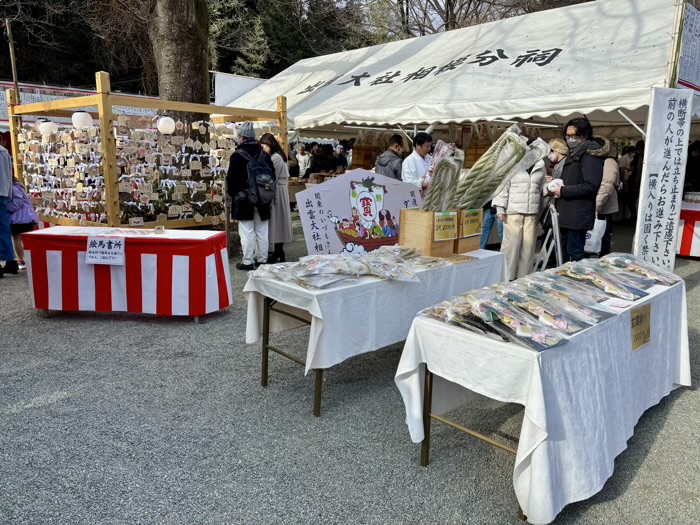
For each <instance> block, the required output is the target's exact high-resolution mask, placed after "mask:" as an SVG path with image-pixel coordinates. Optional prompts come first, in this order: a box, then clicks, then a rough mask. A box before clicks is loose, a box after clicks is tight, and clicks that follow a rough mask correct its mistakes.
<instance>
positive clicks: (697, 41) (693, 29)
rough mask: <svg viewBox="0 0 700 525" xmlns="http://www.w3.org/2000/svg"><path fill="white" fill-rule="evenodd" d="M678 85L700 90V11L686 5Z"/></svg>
mask: <svg viewBox="0 0 700 525" xmlns="http://www.w3.org/2000/svg"><path fill="white" fill-rule="evenodd" d="M677 83H678V85H680V86H685V87H689V88H691V89H694V90H696V91H700V11H698V10H697V9H695V8H694V7H693V6H692V5H690V4H689V3H688V4H686V6H685V22H684V23H683V44H682V47H681V56H680V60H679V63H678V82H677Z"/></svg>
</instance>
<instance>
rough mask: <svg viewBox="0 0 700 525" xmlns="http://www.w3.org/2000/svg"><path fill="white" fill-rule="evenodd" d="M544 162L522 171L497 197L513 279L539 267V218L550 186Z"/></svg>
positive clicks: (506, 255)
mask: <svg viewBox="0 0 700 525" xmlns="http://www.w3.org/2000/svg"><path fill="white" fill-rule="evenodd" d="M546 174H547V173H546V170H545V167H544V161H539V162H537V164H535V165H534V166H533V167H532V169H530V170H529V172H528V171H521V172H519V173H516V174H515V176H514V177H513V178H512V179H511V180H510V181H509V182H508V183H507V184H506V185H505V186H504V188H503V189H502V190H501V191H500V192H499V193H498V195H496V196H495V197H494V198H493V205H494V206H496V209H497V211H498V218H499V219H501V220H502V221H503V243H502V244H501V252H503V254H504V255H505V258H506V261H507V262H508V268H509V269H510V279H511V280H513V279H519V278H520V277H525V276H526V275H528V274H529V273H532V271H533V269H534V267H535V246H536V244H537V219H538V217H539V213H540V205H541V203H542V191H543V189H544V186H545V184H546V182H545V176H546Z"/></svg>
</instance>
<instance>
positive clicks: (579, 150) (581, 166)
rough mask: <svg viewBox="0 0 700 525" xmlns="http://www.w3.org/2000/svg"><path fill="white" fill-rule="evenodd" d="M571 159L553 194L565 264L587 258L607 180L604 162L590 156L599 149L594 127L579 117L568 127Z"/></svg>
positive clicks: (568, 144) (567, 137) (565, 130)
mask: <svg viewBox="0 0 700 525" xmlns="http://www.w3.org/2000/svg"><path fill="white" fill-rule="evenodd" d="M564 138H565V139H566V144H567V146H568V147H569V156H568V157H567V158H566V161H565V163H564V169H563V170H562V176H561V178H562V181H563V185H562V186H558V187H556V189H555V190H554V191H553V192H552V193H554V196H555V197H557V204H556V206H557V212H558V213H559V228H560V233H561V244H562V255H563V256H564V261H565V262H566V261H580V260H581V259H583V258H584V257H585V252H584V247H585V245H586V233H587V232H588V230H591V229H592V228H593V225H594V224H595V206H596V195H598V190H599V189H600V183H601V182H602V180H603V160H604V159H602V158H600V157H594V156H592V155H588V154H587V152H588V150H598V149H600V145H599V144H598V143H597V142H595V141H594V140H593V128H592V127H591V123H590V122H588V119H585V118H575V119H572V120H570V121H569V122H567V124H566V126H564Z"/></svg>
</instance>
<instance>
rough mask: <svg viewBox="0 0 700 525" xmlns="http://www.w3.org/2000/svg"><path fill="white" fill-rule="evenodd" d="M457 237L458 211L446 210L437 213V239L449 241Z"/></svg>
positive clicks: (435, 237)
mask: <svg viewBox="0 0 700 525" xmlns="http://www.w3.org/2000/svg"><path fill="white" fill-rule="evenodd" d="M456 238H457V212H456V211H445V212H438V213H436V214H435V235H434V237H433V239H434V240H436V241H449V240H450V239H456Z"/></svg>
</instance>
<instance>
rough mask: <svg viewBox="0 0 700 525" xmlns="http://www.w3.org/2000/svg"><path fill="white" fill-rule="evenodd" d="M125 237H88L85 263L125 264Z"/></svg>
mask: <svg viewBox="0 0 700 525" xmlns="http://www.w3.org/2000/svg"><path fill="white" fill-rule="evenodd" d="M124 244H125V242H124V237H106V236H100V237H88V241H87V254H86V256H85V264H109V265H112V266H124Z"/></svg>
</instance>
